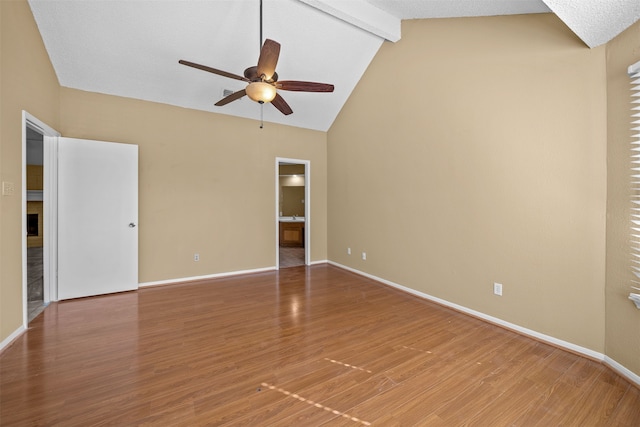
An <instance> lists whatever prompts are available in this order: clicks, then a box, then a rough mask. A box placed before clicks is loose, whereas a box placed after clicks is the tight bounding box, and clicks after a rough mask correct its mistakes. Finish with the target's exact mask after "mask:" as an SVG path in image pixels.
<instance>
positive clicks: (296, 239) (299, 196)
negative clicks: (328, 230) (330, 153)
mask: <svg viewBox="0 0 640 427" xmlns="http://www.w3.org/2000/svg"><path fill="white" fill-rule="evenodd" d="M309 178H310V162H309V161H308V160H298V159H286V158H277V159H276V268H278V269H280V268H288V267H297V266H303V265H309V264H310V258H311V256H310V253H311V250H310V247H311V245H310V243H311V242H310V235H311V233H310V224H311V221H310V212H311V210H310V206H309V201H310V194H311V190H310V187H311V185H310V179H309Z"/></svg>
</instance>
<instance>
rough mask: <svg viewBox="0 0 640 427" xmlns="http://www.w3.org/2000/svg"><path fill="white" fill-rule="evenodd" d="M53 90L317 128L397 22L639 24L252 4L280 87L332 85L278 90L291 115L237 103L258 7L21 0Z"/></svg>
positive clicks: (508, 10)
mask: <svg viewBox="0 0 640 427" xmlns="http://www.w3.org/2000/svg"><path fill="white" fill-rule="evenodd" d="M29 3H30V5H31V9H32V11H33V14H34V17H35V19H36V23H37V25H38V28H39V30H40V33H41V35H42V38H43V41H44V44H45V47H46V49H47V51H48V53H49V57H50V58H51V62H52V64H53V67H54V69H55V72H56V74H57V76H58V80H59V82H60V84H61V85H62V86H65V87H70V88H75V89H80V90H85V91H92V92H99V93H105V94H111V95H118V96H124V97H130V98H137V99H142V100H147V101H153V102H160V103H166V104H171V105H176V106H181V107H185V108H193V109H198V110H204V111H212V112H216V113H221V114H229V115H233V116H240V117H246V118H251V119H256V120H259V119H260V117H261V108H262V113H263V115H264V121H265V122H273V123H282V124H286V125H290V126H297V127H303V128H308V129H316V130H321V131H326V130H328V129H329V127H330V126H331V124H332V123H333V121H334V119H335V117H336V116H337V115H338V113H339V111H340V109H341V108H342V106H343V105H344V103H345V102H346V100H347V98H348V97H349V95H350V94H351V91H352V90H353V89H354V87H355V85H356V84H357V82H358V80H359V79H360V77H361V76H362V74H363V73H364V72H365V70H366V68H367V66H368V65H369V63H370V62H371V60H372V59H373V57H374V56H375V54H376V52H377V51H378V49H379V48H380V46H381V45H382V43H383V42H384V41H385V40H388V41H390V42H395V41H397V40H398V39H400V38H401V37H402V34H401V25H400V22H401V20H403V19H428V18H447V17H463V16H491V15H510V14H527V13H555V14H556V15H557V16H558V17H559V18H560V19H561V20H562V21H563V22H564V23H565V24H566V25H567V26H568V27H569V28H570V29H571V30H572V31H573V32H574V33H575V34H576V35H577V36H578V37H579V38H580V39H581V40H583V42H584V43H585V45H586V46H588V47H596V46H599V45H601V44H604V43H606V42H608V41H609V40H611V39H612V38H614V37H615V36H616V35H618V34H619V33H620V32H622V31H623V30H624V29H626V28H628V27H629V26H630V25H632V24H633V23H634V22H636V21H637V20H638V19H639V18H640V1H638V0H473V1H469V0H405V1H398V0H350V1H344V0H263V14H262V15H263V16H262V19H263V36H264V38H270V39H273V40H276V41H278V42H279V43H280V44H281V45H282V47H281V51H280V57H279V61H278V65H277V68H276V70H277V73H278V75H279V78H280V80H303V81H315V82H323V83H332V84H334V85H335V91H334V92H333V93H304V92H294V91H279V93H280V94H281V95H282V96H283V97H284V98H285V100H286V101H287V103H288V104H289V105H290V107H291V108H292V109H293V114H291V115H288V116H284V115H282V114H281V113H280V112H279V111H277V110H276V109H275V108H274V107H273V106H272V105H268V104H266V105H264V106H263V107H261V106H260V105H259V104H257V103H255V102H253V101H251V100H250V99H248V98H247V97H243V98H241V99H239V100H237V101H234V102H231V103H229V104H227V105H225V106H223V107H216V106H214V103H215V102H217V101H218V100H220V99H221V98H223V96H224V95H223V92H224V90H231V91H237V90H241V89H243V88H244V87H245V85H246V83H245V82H243V81H240V80H235V79H229V78H225V77H222V76H219V75H216V74H212V73H208V72H204V71H201V70H198V69H194V68H189V67H185V66H184V65H180V64H178V60H180V59H184V60H188V61H192V62H196V63H199V64H204V65H207V66H210V67H213V68H216V69H219V70H224V71H227V72H230V73H233V74H237V75H242V74H243V71H244V69H245V68H247V67H249V66H253V65H256V63H257V59H258V55H259V52H260V42H259V40H260V12H259V11H260V6H259V5H260V1H259V0H208V1H206V0H164V1H159V0H139V1H104V0H29Z"/></svg>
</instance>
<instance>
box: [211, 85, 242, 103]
mask: <svg viewBox="0 0 640 427" xmlns="http://www.w3.org/2000/svg"><path fill="white" fill-rule="evenodd" d="M246 94H247V91H246V90H244V89H242V90H239V91H237V92H233V93H232V94H231V95H229V96H225V97H224V98H222V99H221V100H220V101H218V102H216V103H215V106H216V107H222V106H223V105H227V104H228V103H230V102H232V101H235V100H236V99H240V98H242V97H243V96H245V95H246Z"/></svg>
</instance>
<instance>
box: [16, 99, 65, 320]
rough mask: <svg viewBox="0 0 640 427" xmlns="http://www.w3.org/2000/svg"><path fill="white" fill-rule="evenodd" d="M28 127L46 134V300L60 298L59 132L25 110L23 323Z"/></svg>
mask: <svg viewBox="0 0 640 427" xmlns="http://www.w3.org/2000/svg"><path fill="white" fill-rule="evenodd" d="M27 127H29V128H31V129H33V130H35V131H36V132H38V133H40V134H42V136H43V142H42V144H43V147H42V148H43V151H44V161H43V181H44V182H43V184H44V185H43V192H42V195H43V200H42V201H43V207H44V212H43V215H44V218H43V220H44V231H43V240H44V241H43V253H42V258H43V264H44V265H43V268H44V270H43V273H44V289H43V300H44V303H45V304H47V303H49V302H51V301H57V297H58V296H57V274H56V266H57V262H56V259H57V255H58V253H57V229H56V224H57V207H56V201H57V194H58V193H57V190H58V188H57V162H56V159H57V148H58V147H57V137H59V136H60V132H58V131H57V130H55V129H53V128H52V127H51V126H49V125H47V124H46V123H44V122H43V121H42V120H40V119H38V118H37V117H35V116H34V115H32V114H29V113H28V112H27V111H25V110H22V167H21V169H22V176H21V181H22V195H21V196H22V208H21V209H22V219H21V224H22V239H21V240H22V324H23V327H24V328H25V329H26V328H27V327H28V324H29V307H28V306H29V304H28V289H27V286H28V277H27Z"/></svg>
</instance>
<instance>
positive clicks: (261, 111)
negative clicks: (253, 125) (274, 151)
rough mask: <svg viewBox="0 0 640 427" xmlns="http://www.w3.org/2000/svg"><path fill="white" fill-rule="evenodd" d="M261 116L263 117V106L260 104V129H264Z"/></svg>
mask: <svg viewBox="0 0 640 427" xmlns="http://www.w3.org/2000/svg"><path fill="white" fill-rule="evenodd" d="M263 115H264V104H260V129H262V128H263V127H264V121H263Z"/></svg>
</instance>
